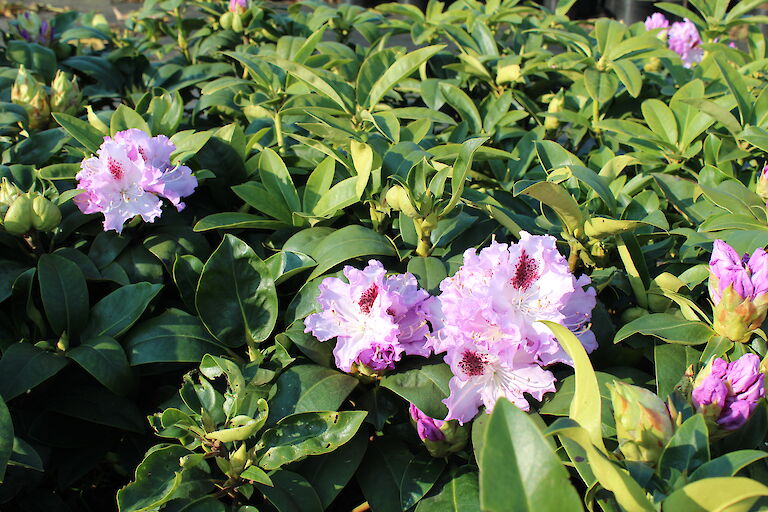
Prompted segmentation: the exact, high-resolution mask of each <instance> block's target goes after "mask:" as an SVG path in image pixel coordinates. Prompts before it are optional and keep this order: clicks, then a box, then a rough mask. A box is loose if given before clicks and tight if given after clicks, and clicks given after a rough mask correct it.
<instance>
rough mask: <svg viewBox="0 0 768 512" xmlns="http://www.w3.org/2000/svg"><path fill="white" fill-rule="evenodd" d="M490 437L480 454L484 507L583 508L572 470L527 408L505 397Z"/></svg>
mask: <svg viewBox="0 0 768 512" xmlns="http://www.w3.org/2000/svg"><path fill="white" fill-rule="evenodd" d="M485 436H486V439H485V442H484V444H483V448H482V456H481V458H480V503H481V505H482V509H483V510H488V511H499V512H502V511H508V510H516V511H517V510H519V511H524V510H531V511H536V512H546V511H552V512H564V511H580V510H582V506H581V499H580V498H579V496H578V494H577V493H576V490H575V489H574V488H573V486H572V485H571V483H570V481H569V478H568V472H567V471H566V470H565V467H564V466H563V465H562V463H561V462H560V459H559V458H558V457H557V455H555V453H554V451H553V450H552V448H551V446H550V445H549V443H548V442H547V441H546V440H545V439H544V437H543V436H542V434H541V432H540V431H539V428H538V427H537V426H536V425H535V424H534V423H533V421H531V419H530V418H529V417H528V416H527V415H526V413H524V412H523V411H521V410H520V409H518V408H517V407H515V406H514V405H512V404H511V403H510V402H508V401H507V400H506V399H504V398H502V399H500V400H499V401H497V402H496V405H495V407H494V409H493V414H492V415H491V418H490V420H489V422H488V426H487V428H486V430H485ZM533 475H536V477H535V478H533Z"/></svg>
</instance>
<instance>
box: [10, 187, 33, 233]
mask: <svg viewBox="0 0 768 512" xmlns="http://www.w3.org/2000/svg"><path fill="white" fill-rule="evenodd" d="M3 227H4V228H5V230H6V231H7V232H8V233H10V234H12V235H23V234H24V233H27V232H28V231H29V230H30V229H32V199H30V198H29V196H28V195H26V194H22V195H20V196H19V197H17V198H16V199H15V200H14V201H13V203H12V204H11V206H10V207H9V208H8V211H7V212H5V218H3Z"/></svg>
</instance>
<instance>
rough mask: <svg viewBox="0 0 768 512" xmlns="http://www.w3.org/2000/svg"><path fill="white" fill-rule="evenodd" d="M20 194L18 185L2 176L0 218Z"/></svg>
mask: <svg viewBox="0 0 768 512" xmlns="http://www.w3.org/2000/svg"><path fill="white" fill-rule="evenodd" d="M20 195H21V190H19V187H17V186H16V185H14V184H13V183H11V182H10V181H8V178H3V179H2V181H0V219H1V218H2V216H3V215H5V212H7V211H8V208H9V207H10V206H11V204H12V203H13V202H14V201H15V200H16V198H17V197H19V196H20Z"/></svg>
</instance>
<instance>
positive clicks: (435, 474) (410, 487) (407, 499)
mask: <svg viewBox="0 0 768 512" xmlns="http://www.w3.org/2000/svg"><path fill="white" fill-rule="evenodd" d="M444 469H445V461H444V460H442V459H438V458H435V457H432V456H431V455H428V454H425V453H420V454H418V455H416V456H415V457H414V458H413V459H411V462H409V463H408V467H406V468H405V472H404V473H403V479H402V480H401V481H400V503H401V506H402V507H403V510H408V509H409V508H411V507H413V506H414V505H416V504H417V503H418V502H419V500H421V499H422V498H423V497H424V496H425V495H426V494H427V493H428V492H429V490H430V489H432V486H433V485H435V482H437V479H438V478H440V474H441V473H442V472H443V470H444Z"/></svg>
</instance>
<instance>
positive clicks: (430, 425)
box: [408, 404, 445, 441]
mask: <svg viewBox="0 0 768 512" xmlns="http://www.w3.org/2000/svg"><path fill="white" fill-rule="evenodd" d="M408 411H409V412H410V413H411V418H412V419H413V421H414V422H415V423H416V432H418V434H419V437H420V438H421V440H422V441H426V440H429V441H443V440H444V439H445V434H443V432H442V431H441V430H440V427H442V426H443V424H444V423H445V422H444V421H442V420H436V419H434V418H430V417H429V416H427V415H426V414H424V413H423V412H421V410H419V408H418V407H416V406H415V405H413V404H411V405H410V407H409V408H408Z"/></svg>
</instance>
